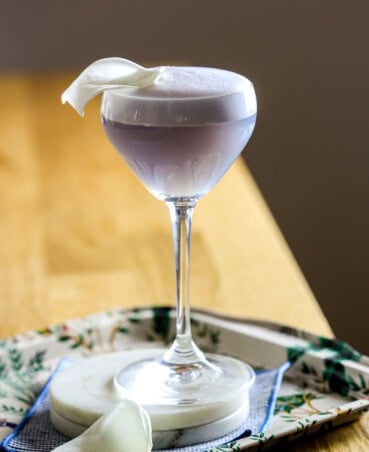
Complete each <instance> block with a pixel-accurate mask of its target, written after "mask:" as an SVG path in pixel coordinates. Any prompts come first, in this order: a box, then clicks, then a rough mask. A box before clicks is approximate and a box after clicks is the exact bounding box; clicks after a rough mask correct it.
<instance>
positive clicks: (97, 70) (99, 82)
mask: <svg viewBox="0 0 369 452" xmlns="http://www.w3.org/2000/svg"><path fill="white" fill-rule="evenodd" d="M163 69H164V68H163V67H155V68H149V69H147V68H144V67H143V66H140V65H139V64H136V63H134V62H133V61H130V60H127V59H125V58H115V57H114V58H103V59H101V60H97V61H95V62H94V63H92V64H90V65H89V66H88V67H87V68H86V69H85V70H84V71H82V72H81V74H80V75H79V76H78V77H77V78H76V79H75V80H74V82H73V83H72V84H71V85H70V86H69V87H68V88H67V89H66V90H65V91H64V93H63V94H62V96H61V101H62V102H63V104H65V103H66V102H68V103H69V104H70V105H71V106H72V107H73V108H74V109H75V110H76V111H77V112H78V113H79V114H80V115H81V116H83V115H84V109H85V106H86V104H87V103H88V102H89V101H90V100H91V99H92V98H93V97H95V96H97V95H98V94H100V93H102V92H103V91H106V90H108V89H115V88H122V87H130V88H132V87H145V86H150V85H152V84H153V83H154V82H155V80H156V79H157V78H158V77H159V76H160V73H161V72H162V71H163Z"/></svg>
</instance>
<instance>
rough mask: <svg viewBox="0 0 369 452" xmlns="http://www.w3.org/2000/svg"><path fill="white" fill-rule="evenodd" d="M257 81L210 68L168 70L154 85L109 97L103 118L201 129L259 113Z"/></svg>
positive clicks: (110, 93) (109, 93) (106, 96)
mask: <svg viewBox="0 0 369 452" xmlns="http://www.w3.org/2000/svg"><path fill="white" fill-rule="evenodd" d="M256 109H257V106H256V97H255V92H254V89H253V85H252V83H251V82H250V81H249V80H248V79H247V78H245V77H243V76H242V75H239V74H236V73H234V72H230V71H226V70H223V69H215V68H205V67H181V66H178V67H176V66H170V67H166V68H165V69H164V70H163V71H162V72H161V73H160V76H159V77H158V78H157V79H156V80H155V82H154V83H153V84H151V85H150V86H146V87H129V88H122V89H114V90H109V91H106V92H105V93H104V98H103V103H102V115H103V116H104V117H105V118H106V119H108V120H111V121H115V122H122V123H129V124H146V125H175V124H178V125H179V124H181V125H197V124H203V123H219V122H226V121H234V120H239V119H244V118H247V117H250V116H252V115H254V114H256Z"/></svg>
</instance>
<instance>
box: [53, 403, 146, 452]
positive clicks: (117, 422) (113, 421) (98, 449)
mask: <svg viewBox="0 0 369 452" xmlns="http://www.w3.org/2000/svg"><path fill="white" fill-rule="evenodd" d="M151 449H152V437H151V423H150V417H149V415H148V414H147V412H146V411H145V410H144V409H143V408H142V407H140V406H139V405H138V404H137V403H136V402H134V401H132V400H129V399H125V400H122V401H121V402H119V403H118V404H117V405H116V406H114V408H113V410H112V411H111V412H110V413H107V414H105V415H104V416H102V417H101V418H100V419H98V420H97V421H96V422H95V423H94V424H92V425H91V427H89V428H88V429H87V430H86V431H85V432H84V433H82V435H80V436H77V438H75V439H73V440H72V441H68V442H67V443H65V444H63V445H62V446H59V447H57V448H56V449H54V451H55V452H102V451H104V450H105V451H109V452H132V451H135V452H149V451H151Z"/></svg>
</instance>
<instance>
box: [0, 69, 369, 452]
mask: <svg viewBox="0 0 369 452" xmlns="http://www.w3.org/2000/svg"><path fill="white" fill-rule="evenodd" d="M74 76H75V74H47V75H45V74H42V75H32V76H12V77H11V76H8V77H2V78H0V99H1V104H0V239H1V246H0V300H1V315H0V337H6V336H9V335H13V334H16V333H20V332H24V331H26V330H29V329H33V328H39V327H41V326H44V325H47V324H53V323H56V322H61V321H63V320H66V319H70V318H74V317H78V316H81V315H84V314H88V313H92V312H96V311H101V310H105V309H109V308H114V307H121V306H124V307H129V306H145V305H169V304H173V303H174V297H175V293H174V268H173V254H172V244H171V234H170V224H169V215H168V212H167V209H166V207H165V205H164V204H163V203H161V202H159V201H157V200H156V199H155V198H153V197H152V196H151V195H150V194H149V193H148V192H146V190H145V189H144V188H143V187H142V186H141V184H140V183H139V182H138V181H137V180H136V179H135V177H134V176H133V175H132V173H131V172H130V171H129V170H128V169H127V168H126V166H125V165H124V164H123V163H122V161H121V159H120V157H119V156H118V154H117V153H116V152H115V151H114V150H113V148H112V146H111V145H110V143H109V142H108V141H107V139H106V137H105V136H104V132H103V130H102V128H101V126H100V124H99V122H100V120H99V100H95V101H93V102H92V103H91V105H89V106H88V108H87V109H86V116H85V117H84V118H83V119H82V118H80V117H79V116H78V115H77V114H76V113H75V111H74V110H72V109H71V108H69V107H68V106H64V107H63V106H62V105H61V103H60V94H61V93H62V91H63V90H64V89H65V88H66V86H67V85H68V84H69V83H70V81H71V80H73V77H74ZM256 133H257V130H256ZM246 152H247V151H246ZM192 250H193V252H192V268H191V299H192V300H191V304H192V306H196V307H199V308H205V309H209V310H213V311H218V312H222V313H225V314H230V315H236V316H239V317H251V318H258V319H267V320H271V321H277V322H279V323H284V324H287V325H291V326H294V327H298V328H302V329H305V330H309V331H311V332H314V333H319V334H322V335H332V332H331V330H330V327H329V325H328V323H327V320H326V319H325V317H324V316H323V314H322V312H321V310H320V308H319V306H318V304H317V302H316V301H315V299H314V297H313V295H312V293H311V291H310V289H309V287H308V286H307V284H306V281H305V279H304V277H303V275H302V274H301V272H300V270H299V268H298V266H297V264H296V262H295V260H294V258H293V256H292V254H291V252H290V250H289V249H288V247H287V245H286V242H285V240H284V238H283V237H282V235H281V233H280V231H279V230H278V227H277V226H276V224H275V222H274V220H273V218H272V216H271V214H270V212H269V210H268V208H267V206H266V205H265V202H264V201H263V198H262V196H261V195H260V193H259V191H258V189H257V187H256V185H255V183H254V181H253V179H252V177H251V175H250V173H249V172H248V170H247V168H246V167H245V166H244V164H243V162H242V160H241V159H240V160H238V161H237V162H236V163H235V165H234V166H233V167H232V168H231V170H230V171H229V172H228V173H227V174H226V176H225V177H224V178H223V180H222V181H221V182H220V183H219V184H218V185H217V186H216V187H215V189H214V190H213V191H212V192H211V193H209V194H208V195H207V196H206V197H205V198H204V199H202V200H201V201H200V202H199V203H198V206H197V208H196V212H195V215H194V222H193V240H192ZM367 422H368V417H367V416H363V417H362V418H361V420H360V421H359V422H356V423H354V424H352V425H349V426H345V427H342V428H339V429H337V430H335V431H332V432H329V433H327V434H325V435H321V436H317V437H314V438H311V439H305V440H303V441H300V442H298V443H295V444H293V445H291V446H290V447H289V448H288V449H287V448H285V449H284V450H288V451H292V450H301V451H312V450H314V451H315V450H316V451H334V452H339V451H361V450H363V451H364V450H369V439H368V438H369V436H368V435H369V433H368V432H369V428H368V427H367V426H366V423H367Z"/></svg>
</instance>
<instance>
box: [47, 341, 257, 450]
mask: <svg viewBox="0 0 369 452" xmlns="http://www.w3.org/2000/svg"><path fill="white" fill-rule="evenodd" d="M163 352H164V350H157V349H155V350H154V349H148V350H131V351H125V352H119V353H112V354H106V355H100V356H97V357H94V358H89V359H85V360H83V361H80V362H79V363H77V364H75V365H73V366H72V367H70V368H67V369H65V370H63V371H61V372H60V374H58V375H57V376H56V377H55V379H54V380H53V382H52V384H51V386H50V405H51V408H50V411H51V421H52V423H53V424H54V426H55V428H56V429H57V430H59V431H60V432H61V433H63V434H65V435H66V436H68V437H71V438H72V437H75V436H77V435H79V434H81V433H82V432H83V431H84V430H85V429H87V428H88V427H89V426H90V425H91V424H92V423H94V422H95V421H96V420H97V419H98V418H99V417H100V416H102V415H103V414H105V413H107V412H109V411H110V410H111V409H112V407H113V405H114V404H115V403H116V402H117V400H119V398H121V397H124V396H127V397H128V394H124V393H122V390H121V389H120V390H119V391H118V390H117V388H116V386H115V384H114V377H115V375H116V373H117V372H118V371H120V370H121V369H122V368H123V367H124V366H126V365H129V364H130V363H132V362H135V361H137V360H140V359H148V358H151V357H153V356H156V355H157V356H162V354H163ZM143 406H144V408H145V409H146V411H147V412H148V414H149V416H150V419H151V424H152V429H153V440H154V447H155V448H165V447H182V446H186V445H190V444H197V443H200V442H205V441H211V440H213V439H216V438H219V437H221V436H223V435H226V434H228V433H230V432H231V431H233V430H236V429H237V428H238V427H240V425H242V424H243V423H244V422H245V420H246V418H247V416H248V412H249V394H248V391H247V394H243V397H240V396H239V394H237V397H235V398H230V400H226V401H224V403H223V404H220V403H219V402H218V403H216V404H214V405H210V406H209V405H206V406H200V407H199V406H196V407H191V406H179V407H178V406H164V407H163V406H155V405H147V406H146V405H143Z"/></svg>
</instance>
